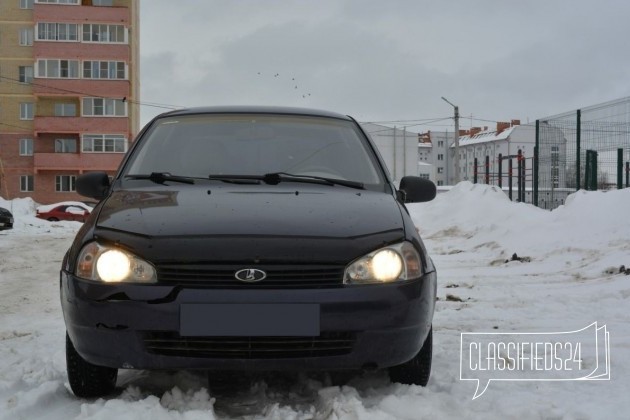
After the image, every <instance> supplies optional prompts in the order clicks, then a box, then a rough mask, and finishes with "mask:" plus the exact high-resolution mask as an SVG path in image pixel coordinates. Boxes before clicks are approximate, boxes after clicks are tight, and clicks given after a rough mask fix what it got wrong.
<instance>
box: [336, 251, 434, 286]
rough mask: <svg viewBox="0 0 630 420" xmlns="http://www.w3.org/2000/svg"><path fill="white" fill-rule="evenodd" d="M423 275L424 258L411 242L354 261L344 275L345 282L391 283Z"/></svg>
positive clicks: (371, 253)
mask: <svg viewBox="0 0 630 420" xmlns="http://www.w3.org/2000/svg"><path fill="white" fill-rule="evenodd" d="M421 276H422V260H421V259H420V254H418V251H416V248H415V247H414V246H413V245H412V244H411V243H410V242H401V243H399V244H396V245H390V246H387V247H385V248H381V249H378V250H376V251H374V252H370V253H369V254H367V255H365V256H363V257H361V258H359V259H358V260H355V261H353V262H352V263H351V264H350V265H349V266H348V267H347V268H346V272H345V273H344V276H343V282H344V284H367V283H391V282H394V281H404V280H411V279H417V278H419V277H421Z"/></svg>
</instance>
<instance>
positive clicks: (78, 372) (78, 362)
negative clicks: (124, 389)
mask: <svg viewBox="0 0 630 420" xmlns="http://www.w3.org/2000/svg"><path fill="white" fill-rule="evenodd" d="M66 365H67V372H68V381H69V382H70V388H71V389H72V392H74V395H76V396H77V397H79V398H96V397H102V396H105V395H108V394H111V393H112V392H113V391H114V389H115V387H116V378H117V376H118V369H115V368H109V367H103V366H96V365H93V364H91V363H90V362H88V361H86V360H85V359H83V358H82V357H81V355H79V353H78V352H77V351H76V349H75V348H74V345H73V344H72V341H71V340H70V337H69V336H68V333H66Z"/></svg>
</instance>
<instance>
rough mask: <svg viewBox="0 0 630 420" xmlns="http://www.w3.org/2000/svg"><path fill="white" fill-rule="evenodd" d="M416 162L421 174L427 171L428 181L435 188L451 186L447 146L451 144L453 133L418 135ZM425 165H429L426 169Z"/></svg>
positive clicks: (429, 132) (449, 159)
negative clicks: (428, 174) (432, 183)
mask: <svg viewBox="0 0 630 420" xmlns="http://www.w3.org/2000/svg"><path fill="white" fill-rule="evenodd" d="M418 140H419V141H418V162H419V163H421V164H422V163H424V165H420V166H419V170H420V172H421V173H422V171H423V170H424V171H425V173H426V172H427V171H429V173H430V176H429V179H431V181H433V182H435V184H436V185H437V186H442V185H452V184H453V179H452V178H453V176H452V173H453V170H452V168H451V167H452V164H451V159H452V157H451V155H450V154H449V149H448V147H449V145H450V144H451V143H452V142H453V133H452V132H451V133H449V132H447V131H427V132H426V133H421V134H419V135H418ZM426 164H429V165H430V167H428V166H427V165H426Z"/></svg>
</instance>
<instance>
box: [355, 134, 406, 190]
mask: <svg viewBox="0 0 630 420" xmlns="http://www.w3.org/2000/svg"><path fill="white" fill-rule="evenodd" d="M361 126H362V127H363V130H365V132H366V133H367V134H368V135H369V136H370V137H371V138H372V141H373V142H374V144H375V145H376V147H377V148H378V150H379V152H380V154H381V156H382V157H383V160H384V161H385V164H386V165H387V168H388V169H389V173H390V174H391V176H392V178H393V179H394V181H395V182H399V181H400V180H401V179H402V177H404V176H408V175H413V176H418V133H412V132H410V131H407V130H405V129H399V128H396V127H394V128H391V127H385V126H383V125H378V124H371V123H365V124H361Z"/></svg>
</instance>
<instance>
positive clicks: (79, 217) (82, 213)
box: [35, 202, 92, 222]
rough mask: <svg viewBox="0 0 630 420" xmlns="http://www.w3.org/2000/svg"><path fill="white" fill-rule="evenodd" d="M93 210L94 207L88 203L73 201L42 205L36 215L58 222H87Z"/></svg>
mask: <svg viewBox="0 0 630 420" xmlns="http://www.w3.org/2000/svg"><path fill="white" fill-rule="evenodd" d="M91 212H92V207H90V206H88V205H87V204H84V203H80V202H71V203H57V204H50V205H47V206H41V207H39V208H38V209H37V214H36V215H35V216H36V217H38V218H40V219H45V220H48V221H50V222H58V221H60V220H71V221H76V222H85V220H86V219H87V218H88V217H89V216H90V213H91Z"/></svg>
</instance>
